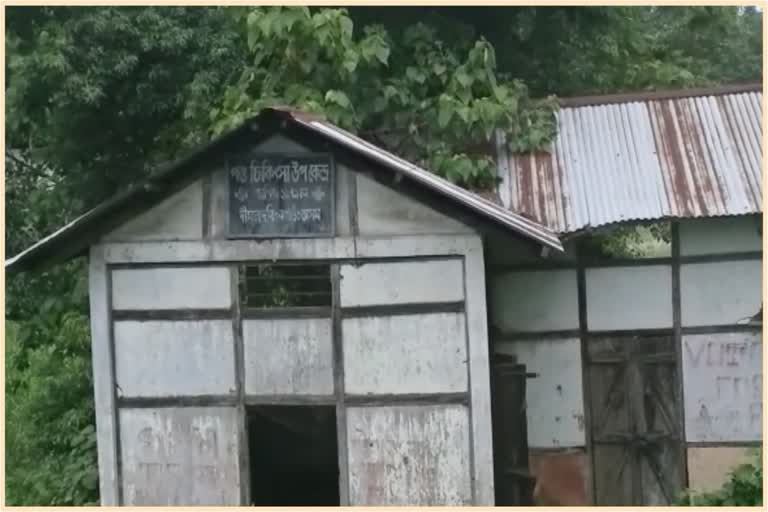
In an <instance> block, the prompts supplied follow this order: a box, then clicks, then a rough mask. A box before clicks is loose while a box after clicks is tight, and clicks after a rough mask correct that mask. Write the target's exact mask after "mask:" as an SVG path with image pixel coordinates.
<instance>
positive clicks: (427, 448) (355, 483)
mask: <svg viewBox="0 0 768 512" xmlns="http://www.w3.org/2000/svg"><path fill="white" fill-rule="evenodd" d="M347 425H348V427H347V431H348V436H349V438H348V444H349V473H350V475H349V487H350V504H351V505H353V506H366V505H376V506H450V505H459V506H461V505H471V503H472V489H471V473H470V470H471V463H470V449H469V446H470V432H469V430H470V429H469V411H468V409H467V408H466V407H464V406H397V407H353V408H350V409H348V411H347Z"/></svg>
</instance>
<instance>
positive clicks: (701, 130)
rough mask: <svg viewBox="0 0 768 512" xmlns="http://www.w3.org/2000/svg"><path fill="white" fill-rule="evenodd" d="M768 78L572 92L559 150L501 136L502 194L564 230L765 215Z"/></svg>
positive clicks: (561, 117) (564, 108) (513, 206)
mask: <svg viewBox="0 0 768 512" xmlns="http://www.w3.org/2000/svg"><path fill="white" fill-rule="evenodd" d="M762 100H763V95H762V92H761V85H759V84H757V85H747V86H737V87H734V86H727V87H722V88H719V89H710V90H689V91H676V92H672V93H649V94H638V95H621V96H602V97H600V96H598V97H591V98H574V99H570V100H568V99H566V100H563V101H562V102H561V109H560V111H559V112H558V115H557V117H558V125H559V127H558V129H559V133H558V136H557V138H556V140H555V141H554V143H553V144H552V147H551V151H550V152H537V153H529V154H512V153H510V152H509V151H508V150H507V149H506V145H505V144H504V140H503V138H502V137H499V138H498V140H497V151H498V157H499V158H498V161H499V165H498V169H499V177H500V182H499V190H498V192H499V196H500V197H501V200H502V202H503V203H504V205H505V206H507V207H508V208H509V209H510V210H512V211H515V212H518V213H521V214H527V215H529V216H531V217H532V218H534V219H536V220H538V221H539V222H541V223H542V224H544V225H545V226H547V227H549V228H550V229H552V230H553V231H555V232H557V233H560V234H569V233H576V232H579V231H583V230H588V229H590V228H597V227H600V226H604V225H607V224H613V223H618V222H627V221H643V220H656V219H664V218H690V217H714V216H726V215H743V214H757V213H761V212H762V209H763V205H762V167H763V161H762V151H763V146H762V144H763V142H762Z"/></svg>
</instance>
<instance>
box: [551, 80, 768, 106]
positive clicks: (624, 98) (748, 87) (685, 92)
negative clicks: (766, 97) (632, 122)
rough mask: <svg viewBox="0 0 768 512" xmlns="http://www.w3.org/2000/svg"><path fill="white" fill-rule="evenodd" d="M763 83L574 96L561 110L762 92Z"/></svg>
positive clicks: (560, 103)
mask: <svg viewBox="0 0 768 512" xmlns="http://www.w3.org/2000/svg"><path fill="white" fill-rule="evenodd" d="M762 91H763V83H762V82H761V81H760V82H749V83H741V84H728V85H719V86H717V85H716V86H711V87H697V88H689V89H665V90H658V91H639V92H628V93H621V94H595V95H589V96H572V97H565V98H558V104H559V105H560V107H561V108H578V107H589V106H593V105H612V104H616V103H632V102H642V101H656V100H668V99H678V98H695V97H700V96H724V95H727V94H741V93H747V92H762Z"/></svg>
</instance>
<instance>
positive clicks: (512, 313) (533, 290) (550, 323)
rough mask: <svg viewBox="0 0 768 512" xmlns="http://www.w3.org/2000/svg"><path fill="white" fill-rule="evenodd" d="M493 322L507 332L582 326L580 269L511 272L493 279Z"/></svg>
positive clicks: (571, 328) (552, 329) (491, 312)
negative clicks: (577, 288)
mask: <svg viewBox="0 0 768 512" xmlns="http://www.w3.org/2000/svg"><path fill="white" fill-rule="evenodd" d="M490 287H491V290H490V294H491V300H490V308H491V311H490V319H491V320H490V321H491V325H492V326H493V327H494V328H496V329H500V330H502V331H504V332H515V331H522V332H531V331H558V330H575V329H578V328H579V302H578V293H577V290H576V270H575V269H568V270H541V271H535V272H510V273H507V274H497V275H494V276H493V280H492V282H491V283H490Z"/></svg>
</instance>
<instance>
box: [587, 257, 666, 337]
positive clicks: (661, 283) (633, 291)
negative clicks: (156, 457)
mask: <svg viewBox="0 0 768 512" xmlns="http://www.w3.org/2000/svg"><path fill="white" fill-rule="evenodd" d="M586 280H587V325H588V327H589V330H590V331H596V330H599V331H612V330H620V329H621V330H624V329H659V328H671V327H672V268H671V267H670V266H668V265H653V266H637V267H614V268H588V269H587V270H586Z"/></svg>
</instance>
